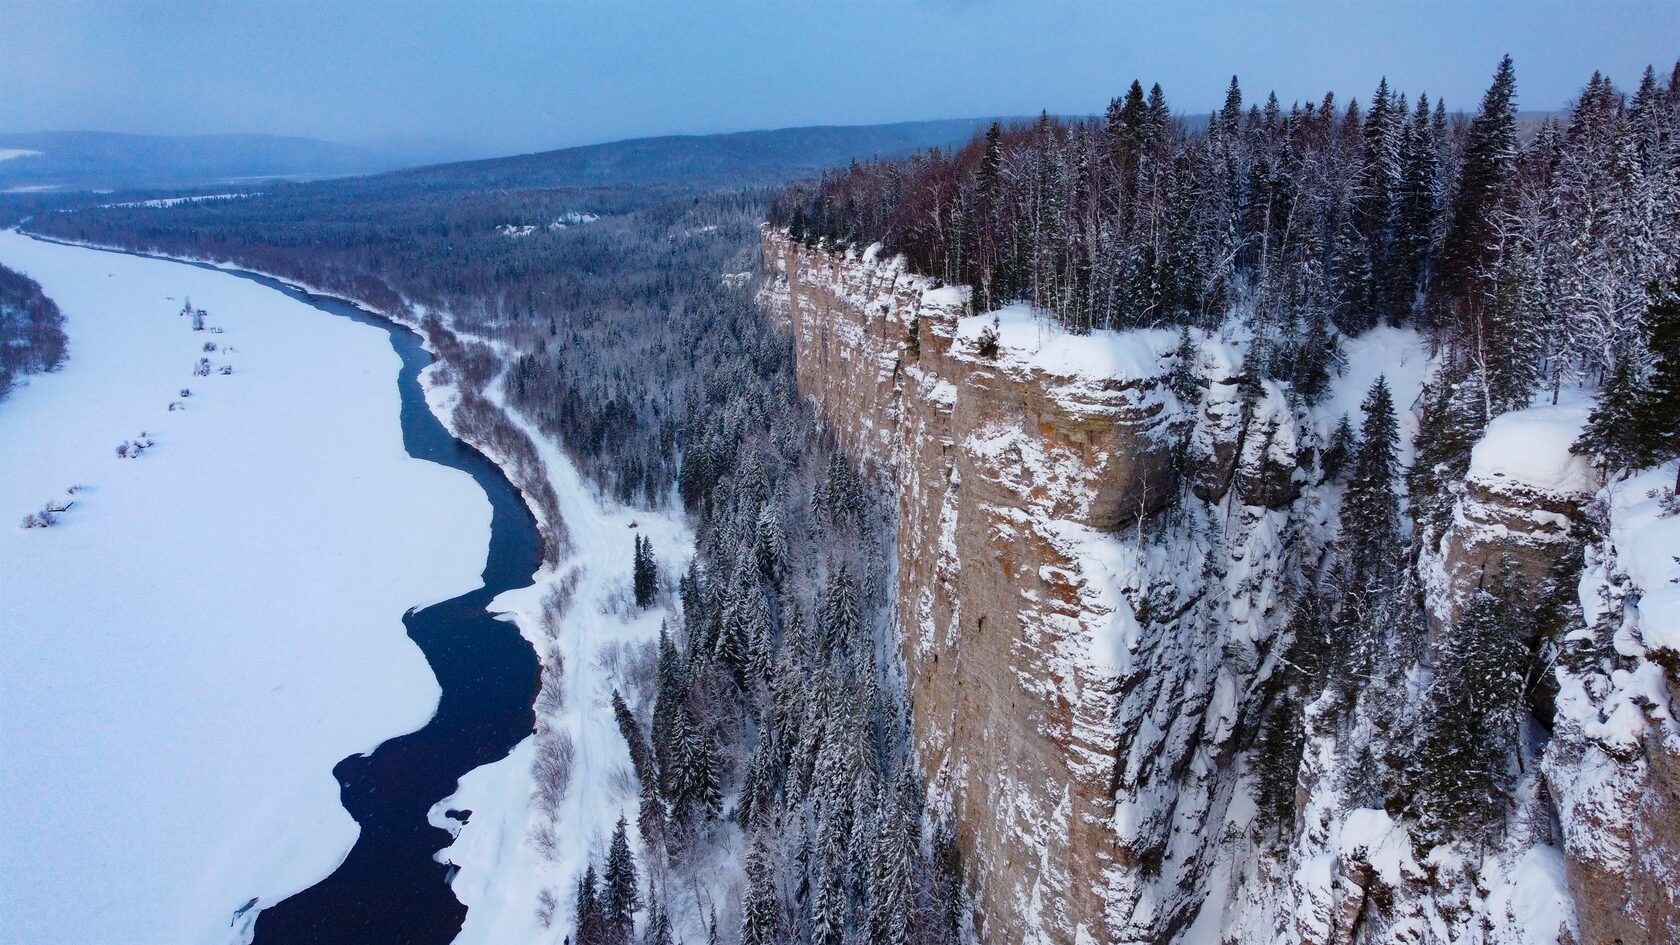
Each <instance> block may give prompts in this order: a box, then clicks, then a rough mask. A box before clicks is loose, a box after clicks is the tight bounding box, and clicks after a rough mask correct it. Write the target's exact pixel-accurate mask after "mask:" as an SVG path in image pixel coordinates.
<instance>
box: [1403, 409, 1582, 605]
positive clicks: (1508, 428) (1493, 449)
mask: <svg viewBox="0 0 1680 945" xmlns="http://www.w3.org/2000/svg"><path fill="white" fill-rule="evenodd" d="M1569 394H1570V396H1565V397H1563V398H1562V399H1561V402H1560V403H1559V404H1558V405H1556V406H1550V405H1548V406H1541V407H1530V408H1528V409H1526V410H1515V411H1511V412H1510V413H1506V414H1502V415H1500V416H1498V417H1495V418H1494V419H1493V421H1492V422H1490V423H1489V424H1488V426H1487V430H1486V431H1485V432H1484V433H1483V435H1482V438H1481V440H1480V441H1479V442H1477V443H1476V445H1475V447H1474V448H1473V449H1472V450H1471V453H1470V472H1469V475H1468V476H1467V477H1466V480H1465V485H1464V492H1463V494H1462V495H1461V496H1459V499H1458V502H1457V504H1456V505H1455V506H1454V508H1453V517H1452V522H1451V524H1450V525H1449V526H1448V528H1447V530H1446V533H1445V534H1444V535H1443V536H1442V538H1441V543H1440V547H1439V548H1438V549H1435V550H1434V553H1433V554H1427V555H1426V556H1425V575H1426V578H1427V579H1428V581H1429V584H1430V588H1429V589H1430V592H1431V594H1430V600H1431V603H1432V607H1431V613H1430V617H1431V621H1432V623H1433V624H1434V625H1435V626H1436V627H1437V628H1438V627H1439V626H1441V625H1442V623H1443V622H1444V621H1451V620H1452V619H1453V618H1454V617H1456V616H1457V614H1458V612H1459V610H1460V608H1461V607H1462V606H1463V604H1464V603H1465V601H1466V600H1468V599H1469V595H1470V594H1471V593H1472V592H1473V591H1474V590H1475V589H1476V588H1477V587H1478V586H1480V585H1481V584H1482V579H1483V575H1484V573H1485V572H1486V571H1487V570H1488V569H1489V568H1491V567H1497V565H1498V562H1499V561H1501V560H1503V561H1508V562H1510V563H1511V564H1513V565H1514V566H1515V568H1516V571H1517V573H1518V574H1520V575H1521V576H1522V578H1523V579H1524V580H1525V581H1526V582H1527V584H1528V586H1530V587H1535V588H1538V587H1540V586H1541V585H1542V584H1543V583H1544V582H1545V581H1546V580H1547V578H1548V577H1549V576H1550V573H1551V570H1552V567H1553V566H1554V565H1555V564H1556V563H1557V562H1558V560H1559V559H1560V558H1561V557H1562V556H1563V555H1564V554H1565V553H1566V552H1567V551H1568V550H1569V549H1570V548H1572V547H1575V546H1577V545H1578V544H1579V540H1578V539H1577V538H1576V537H1575V535H1574V529H1575V527H1576V525H1577V524H1578V523H1579V522H1580V521H1581V514H1582V508H1583V506H1584V505H1585V504H1586V502H1587V500H1588V499H1590V498H1591V497H1592V494H1593V492H1594V491H1596V490H1597V489H1598V485H1599V475H1598V473H1597V471H1595V470H1594V469H1593V468H1592V465H1591V464H1590V463H1589V462H1588V461H1587V459H1586V457H1583V456H1577V455H1575V454H1573V453H1571V452H1570V450H1569V448H1570V446H1571V445H1572V444H1573V443H1574V442H1575V440H1576V438H1577V437H1578V436H1580V433H1581V428H1582V427H1583V426H1584V425H1585V424H1586V422H1587V415H1588V414H1589V413H1590V412H1591V410H1592V404H1591V403H1590V402H1589V401H1588V400H1587V399H1586V398H1585V397H1583V396H1582V395H1580V394H1578V393H1575V392H1569Z"/></svg>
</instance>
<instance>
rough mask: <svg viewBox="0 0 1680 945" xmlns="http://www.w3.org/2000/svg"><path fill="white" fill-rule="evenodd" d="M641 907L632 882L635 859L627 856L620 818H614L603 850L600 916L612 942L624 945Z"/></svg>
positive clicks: (627, 839)
mask: <svg viewBox="0 0 1680 945" xmlns="http://www.w3.org/2000/svg"><path fill="white" fill-rule="evenodd" d="M641 907H642V900H641V891H640V889H639V887H638V883H637V881H636V858H635V856H634V854H632V853H631V852H630V840H629V837H628V836H627V834H626V830H625V823H624V818H623V817H622V816H620V817H619V818H618V826H617V827H616V828H614V829H613V837H612V843H611V845H609V846H608V848H607V868H606V872H605V873H604V874H603V875H602V877H601V915H602V917H603V919H604V920H605V922H606V925H607V928H608V930H609V931H610V932H611V933H612V935H613V937H614V940H615V941H619V942H628V941H629V940H630V934H631V932H632V931H633V930H634V924H635V917H636V910H637V909H640V908H641Z"/></svg>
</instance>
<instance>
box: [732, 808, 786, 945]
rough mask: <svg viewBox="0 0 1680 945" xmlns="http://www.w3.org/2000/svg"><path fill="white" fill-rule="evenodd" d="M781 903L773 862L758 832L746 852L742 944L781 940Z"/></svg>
mask: <svg viewBox="0 0 1680 945" xmlns="http://www.w3.org/2000/svg"><path fill="white" fill-rule="evenodd" d="M781 933H782V904H781V899H780V898H779V897H778V896H777V895H776V876H775V864H774V863H772V862H771V857H770V845H769V841H768V840H767V838H766V837H765V835H764V834H763V833H762V832H761V833H759V834H757V835H756V836H755V837H754V838H753V841H752V850H751V852H749V853H748V854H747V889H746V892H745V893H743V894H742V896H741V945H776V943H778V942H779V941H780V940H781Z"/></svg>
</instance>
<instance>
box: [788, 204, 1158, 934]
mask: <svg viewBox="0 0 1680 945" xmlns="http://www.w3.org/2000/svg"><path fill="white" fill-rule="evenodd" d="M764 250H765V255H766V263H767V268H768V269H769V271H770V272H771V273H772V275H773V276H774V277H775V281H774V282H773V283H772V284H771V285H770V286H769V288H768V289H767V290H766V293H765V301H766V303H767V306H768V308H769V309H770V310H771V311H772V313H773V314H774V316H775V317H776V318H778V319H779V320H780V321H781V322H782V324H784V325H785V326H786V327H787V328H788V330H789V332H790V334H791V336H792V339H793V343H794V345H795V353H796V363H797V368H796V371H797V379H798V384H799V390H800V391H801V393H802V394H803V395H804V396H806V397H807V398H808V399H809V400H811V401H812V402H814V404H815V406H816V408H817V411H818V413H819V415H820V416H821V417H822V418H823V419H824V420H825V421H826V422H827V424H828V425H829V427H830V428H831V429H832V430H833V431H834V433H835V435H836V436H837V437H838V438H839V440H840V442H841V443H842V444H843V446H844V447H845V448H847V449H848V450H849V451H850V452H851V453H852V454H853V456H854V457H855V458H856V459H857V460H859V461H860V462H864V463H866V464H873V465H874V466H875V467H876V468H878V469H879V470H880V471H881V472H882V474H883V475H885V476H887V477H890V479H891V481H892V483H893V484H894V486H895V488H896V494H897V496H898V536H897V561H898V576H897V580H898V610H897V616H898V631H899V635H900V643H901V647H902V651H903V656H904V660H905V664H906V668H907V676H908V689H909V691H908V697H909V703H910V706H911V714H912V725H913V738H914V744H915V749H916V752H917V756H918V758H919V760H920V763H921V766H922V770H923V774H924V780H925V781H926V783H927V786H928V788H929V796H930V802H931V804H932V805H933V806H934V807H935V808H936V810H939V812H940V813H941V814H944V815H948V816H949V817H950V818H951V820H952V823H953V826H954V828H955V832H956V836H957V841H958V847H959V849H960V851H961V853H962V856H963V858H964V862H965V867H966V869H967V871H968V874H969V879H970V881H971V884H972V887H973V889H974V891H975V895H976V909H977V917H976V918H977V920H978V923H979V927H980V929H981V931H982V936H983V938H984V940H986V941H993V942H1027V941H1045V942H1056V943H1068V945H1072V943H1074V942H1079V941H1110V940H1113V939H1114V938H1115V935H1114V934H1113V933H1112V931H1111V929H1110V926H1109V923H1110V922H1111V921H1112V920H1111V913H1113V914H1118V915H1121V916H1128V915H1130V914H1131V913H1132V911H1133V909H1134V908H1135V906H1136V903H1133V902H1125V903H1115V902H1111V901H1110V899H1111V898H1112V893H1111V888H1112V886H1113V884H1112V883H1111V882H1110V878H1111V877H1110V875H1109V874H1110V871H1111V870H1117V869H1118V870H1135V869H1136V867H1137V864H1136V862H1135V861H1136V858H1137V853H1136V851H1132V850H1128V849H1126V848H1125V846H1124V845H1123V844H1122V843H1121V842H1120V841H1119V839H1118V837H1117V833H1116V830H1115V828H1114V825H1113V821H1114V818H1115V791H1116V781H1117V778H1118V777H1119V772H1120V771H1121V769H1122V768H1123V767H1124V761H1123V759H1122V758H1121V756H1120V755H1121V741H1122V740H1121V739H1120V738H1119V737H1117V734H1116V732H1115V728H1114V721H1115V716H1116V703H1117V700H1118V699H1119V698H1120V697H1121V689H1122V678H1123V674H1122V673H1121V672H1120V671H1119V670H1118V669H1117V666H1116V660H1117V659H1121V660H1123V658H1124V656H1123V654H1121V655H1120V656H1119V657H1117V656H1116V654H1115V653H1114V650H1115V648H1116V647H1117V646H1119V645H1120V644H1118V643H1117V642H1116V641H1115V639H1114V634H1113V632H1112V628H1113V627H1114V626H1115V625H1116V624H1119V625H1126V624H1128V623H1129V622H1130V621H1131V620H1132V613H1131V608H1130V605H1129V603H1128V598H1127V597H1125V596H1120V594H1119V593H1111V591H1115V592H1126V591H1129V592H1132V593H1136V592H1137V590H1138V589H1136V588H1129V589H1126V588H1108V587H1107V586H1106V585H1104V584H1103V582H1098V581H1095V580H1093V579H1092V577H1091V576H1090V575H1087V574H1086V573H1085V569H1086V563H1085V561H1084V559H1083V557H1082V556H1081V554H1080V553H1079V548H1080V547H1081V542H1083V541H1086V540H1095V539H1096V538H1101V537H1103V536H1113V535H1115V534H1124V533H1125V530H1126V529H1127V528H1128V527H1131V526H1134V525H1136V524H1137V523H1138V522H1139V519H1140V516H1147V515H1148V514H1149V513H1151V512H1153V511H1155V510H1156V509H1158V508H1159V507H1160V506H1161V505H1162V504H1164V503H1165V502H1166V500H1167V499H1168V497H1169V496H1170V495H1171V494H1172V492H1173V490H1174V484H1173V482H1172V481H1171V478H1170V476H1171V463H1170V453H1169V451H1168V450H1167V448H1166V447H1165V446H1164V445H1161V443H1158V442H1157V440H1158V439H1163V438H1160V437H1158V434H1159V432H1160V430H1159V428H1160V427H1161V426H1162V425H1163V422H1164V420H1163V414H1164V410H1165V407H1164V402H1163V399H1162V398H1161V397H1160V396H1159V383H1160V382H1159V379H1158V377H1157V376H1154V375H1151V376H1145V377H1135V378H1124V379H1115V378H1101V377H1088V376H1081V375H1074V374H1066V375H1063V374H1059V373H1056V372H1054V371H1049V370H1046V369H1044V368H1043V367H1042V366H1035V365H1033V364H1031V363H1029V361H1027V360H1024V359H1021V358H1018V357H1015V356H1013V354H1012V353H1011V352H1010V351H1007V350H1005V351H1002V352H999V353H998V354H997V356H996V357H995V358H987V357H985V356H982V355H981V354H980V353H979V351H978V350H975V349H973V348H972V347H970V346H967V345H965V344H963V343H961V342H959V341H958V340H957V336H958V330H959V324H958V323H959V319H960V318H961V316H962V315H964V314H965V309H966V298H965V295H964V293H963V292H961V291H959V290H955V289H949V288H942V287H940V286H938V284H937V283H935V282H934V281H932V280H929V279H926V278H922V277H918V276H914V275H910V274H908V273H906V272H904V271H903V269H902V267H901V266H899V265H896V264H892V263H887V262H883V261H879V260H876V259H874V258H873V256H872V255H868V254H866V255H865V256H864V257H859V256H857V255H855V254H846V255H845V256H841V255H839V254H835V253H829V252H825V251H821V250H814V249H809V248H807V247H804V246H801V245H799V244H798V243H795V242H793V241H790V240H788V239H786V238H785V237H783V236H781V235H780V234H777V233H774V232H767V234H766V236H765V241H764Z"/></svg>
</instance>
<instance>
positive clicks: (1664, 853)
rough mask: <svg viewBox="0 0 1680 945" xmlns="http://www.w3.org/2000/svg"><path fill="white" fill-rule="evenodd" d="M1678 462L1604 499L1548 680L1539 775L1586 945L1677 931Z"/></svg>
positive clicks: (1636, 941) (1632, 944)
mask: <svg viewBox="0 0 1680 945" xmlns="http://www.w3.org/2000/svg"><path fill="white" fill-rule="evenodd" d="M1673 482H1674V471H1673V464H1669V465H1667V466H1665V467H1660V468H1657V469H1650V470H1646V471H1644V472H1643V473H1641V474H1639V475H1636V476H1633V477H1631V478H1629V479H1627V480H1625V481H1623V482H1619V483H1615V484H1612V485H1611V486H1609V487H1607V488H1606V489H1604V490H1602V491H1601V492H1600V493H1599V495H1598V503H1597V505H1598V507H1599V509H1601V510H1602V515H1603V518H1604V519H1605V521H1604V522H1603V523H1602V524H1603V525H1604V526H1605V527H1604V533H1603V535H1602V537H1601V539H1600V540H1598V541H1596V542H1594V543H1592V544H1589V545H1588V546H1587V549H1586V566H1585V568H1584V570H1583V572H1582V575H1581V582H1580V599H1581V608H1582V611H1583V614H1584V616H1585V620H1584V621H1583V623H1582V625H1581V626H1579V627H1578V628H1576V629H1575V630H1574V631H1573V632H1572V633H1571V634H1570V635H1569V637H1568V638H1566V641H1565V644H1564V649H1563V652H1562V654H1561V655H1560V658H1559V660H1558V666H1557V669H1556V671H1555V673H1556V678H1557V685H1558V695H1557V716H1556V720H1555V730H1554V734H1553V737H1552V739H1551V741H1550V742H1549V743H1548V745H1547V747H1546V753H1545V760H1544V772H1545V777H1546V780H1547V784H1548V786H1549V787H1550V790H1551V793H1552V796H1553V797H1554V798H1555V801H1556V804H1557V811H1558V814H1557V816H1558V821H1559V825H1560V826H1561V828H1562V833H1563V848H1564V852H1565V865H1566V867H1567V874H1568V879H1569V885H1570V887H1571V889H1572V890H1573V891H1574V894H1575V900H1576V902H1577V903H1579V907H1580V924H1581V932H1582V940H1583V941H1588V942H1601V941H1602V942H1607V941H1619V942H1623V943H1626V945H1646V943H1650V945H1655V943H1658V942H1668V941H1672V940H1673V939H1672V937H1671V936H1672V935H1673V933H1674V930H1675V929H1676V928H1680V885H1677V884H1676V883H1675V881H1674V877H1675V876H1677V875H1680V724H1677V722H1676V719H1675V712H1674V702H1673V693H1674V689H1675V687H1676V685H1680V682H1677V681H1680V632H1677V631H1680V561H1677V560H1676V556H1677V555H1680V515H1675V514H1673V513H1665V510H1664V508H1663V501H1662V496H1663V491H1664V490H1665V489H1666V488H1669V487H1671V486H1672V484H1673Z"/></svg>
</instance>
